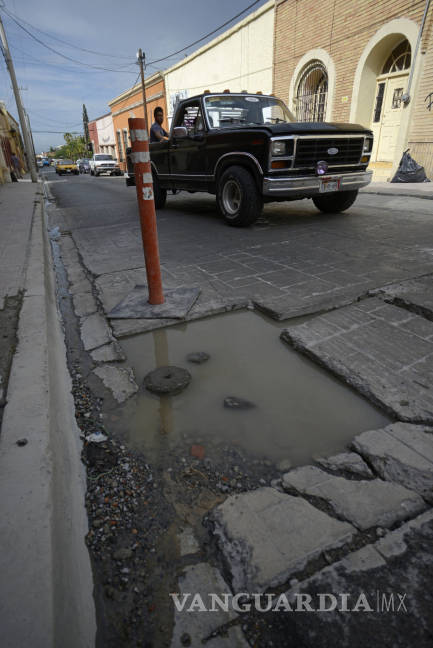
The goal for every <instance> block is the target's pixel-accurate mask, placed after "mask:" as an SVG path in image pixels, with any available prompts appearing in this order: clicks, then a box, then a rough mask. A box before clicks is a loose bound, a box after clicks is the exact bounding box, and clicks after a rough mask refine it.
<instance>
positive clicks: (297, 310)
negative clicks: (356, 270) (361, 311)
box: [253, 282, 372, 321]
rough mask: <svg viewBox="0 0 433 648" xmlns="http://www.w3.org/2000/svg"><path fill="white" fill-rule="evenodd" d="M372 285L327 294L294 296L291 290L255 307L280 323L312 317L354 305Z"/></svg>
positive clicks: (256, 301)
mask: <svg viewBox="0 0 433 648" xmlns="http://www.w3.org/2000/svg"><path fill="white" fill-rule="evenodd" d="M371 287H372V284H371V282H370V283H363V284H359V285H357V286H349V287H344V288H336V289H334V290H332V291H331V292H329V293H325V294H308V293H306V294H300V295H298V296H296V295H293V294H292V291H291V290H290V289H289V291H288V293H287V294H285V295H282V296H281V297H278V298H275V297H272V296H271V297H268V296H264V297H262V298H261V299H256V300H253V301H254V305H255V307H256V308H257V309H258V310H260V311H262V312H263V313H265V314H266V315H268V316H269V317H272V318H273V319H276V320H278V321H282V320H286V319H290V318H292V317H300V316H301V315H310V314H312V313H318V312H320V311H328V310H332V309H334V308H341V307H342V306H346V305H348V304H352V303H353V302H354V301H356V300H357V299H359V297H360V296H361V295H364V294H365V293H366V292H367V291H368V289H369V288H371Z"/></svg>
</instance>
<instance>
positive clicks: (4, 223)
mask: <svg viewBox="0 0 433 648" xmlns="http://www.w3.org/2000/svg"><path fill="white" fill-rule="evenodd" d="M0 226H1V228H2V229H1V236H0V334H1V337H2V339H3V337H4V333H5V330H7V326H6V319H7V316H8V311H9V310H11V307H10V302H11V301H12V302H13V303H14V306H13V308H14V309H15V317H14V328H15V329H16V330H14V331H13V334H12V336H9V339H8V340H6V344H7V347H6V348H5V352H7V354H8V355H9V357H10V356H13V357H12V363H11V366H10V375H9V380H7V378H8V376H7V375H6V374H7V373H8V370H9V363H7V365H6V369H3V372H4V373H5V375H4V380H3V388H4V390H5V391H6V390H7V394H6V398H5V401H6V405H5V407H4V410H3V412H4V413H3V419H2V421H1V430H0V538H1V545H2V549H1V552H0V626H1V628H2V646H4V647H5V648H6V647H7V648H24V647H25V646H32V647H34V648H39V647H40V648H48V647H49V648H55V647H56V646H59V645H62V646H65V647H68V648H75V647H76V646H80V647H81V646H82V647H83V648H90V646H91V645H93V644H94V636H95V617H94V603H93V597H92V588H93V581H92V575H91V568H90V561H89V555H88V552H87V548H86V546H85V543H84V536H85V534H86V533H87V515H86V512H85V508H84V496H85V478H84V471H83V466H82V464H81V460H80V452H81V441H80V437H79V430H78V428H77V424H76V421H75V415H74V404H73V399H72V393H71V380H70V376H69V373H68V369H67V365H66V349H65V344H64V336H63V331H62V328H61V322H60V318H59V313H58V311H57V305H56V295H55V278H54V272H53V262H52V256H51V249H50V244H49V241H48V237H47V230H46V222H45V214H44V196H43V192H42V185H41V184H39V183H38V184H32V183H29V182H19V183H13V184H8V185H2V186H0ZM18 295H19V298H18ZM10 298H12V299H10ZM0 349H1V347H0ZM0 368H1V365H0Z"/></svg>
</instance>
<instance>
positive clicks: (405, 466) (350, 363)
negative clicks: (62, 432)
mask: <svg viewBox="0 0 433 648" xmlns="http://www.w3.org/2000/svg"><path fill="white" fill-rule="evenodd" d="M44 179H45V181H46V186H47V191H48V196H49V198H50V200H51V206H50V207H49V224H50V229H51V237H52V238H53V239H55V246H57V248H56V249H57V250H58V263H57V271H58V276H60V275H61V274H62V273H66V274H65V277H67V281H66V282H65V279H63V280H62V281H63V284H62V285H63V289H62V290H63V292H62V291H61V295H62V300H63V307H62V309H63V316H64V317H65V318H66V342H67V345H68V349H69V365H70V370H71V373H72V378H73V383H74V396H75V403H76V407H77V408H78V411H79V413H78V414H77V420H78V424H79V427H80V428H81V431H82V434H83V436H84V438H85V448H86V453H85V454H86V457H87V459H86V465H87V476H88V493H87V509H88V514H89V523H90V527H91V530H90V532H89V534H88V536H87V538H86V541H87V544H88V547H89V550H90V554H91V557H92V561H93V566H94V573H95V579H96V598H97V616H98V632H99V645H101V646H102V645H104V646H111V645H113V646H114V645H115V646H131V645H143V643H142V642H143V640H144V637H145V636H146V638H148V640H149V642H150V644H149V645H155V646H172V647H173V648H174V647H175V646H176V647H177V646H179V645H185V646H199V645H202V643H201V642H202V640H203V639H208V640H209V646H210V648H219V646H229V647H231V646H247V645H255V646H259V647H260V648H262V647H267V646H278V647H279V646H283V647H284V646H287V647H291V646H296V647H297V648H299V647H300V646H301V647H305V648H313V646H314V648H321V647H322V646H323V647H325V646H349V645H350V646H352V647H358V646H359V647H361V646H365V644H366V643H368V644H369V645H371V646H384V645H388V646H393V647H394V646H401V647H403V646H404V647H407V646H409V645H417V646H419V647H421V648H424V647H426V648H427V646H430V645H431V642H432V636H433V634H432V633H433V628H432V624H431V618H433V595H432V593H431V581H430V584H429V583H428V580H429V579H428V577H427V576H426V574H427V573H428V572H430V573H431V555H430V552H429V551H428V546H429V544H430V543H431V538H432V535H433V517H432V510H431V505H432V502H433V496H432V493H433V435H432V432H433V393H432V392H433V285H432V284H433V282H432V276H433V227H432V219H433V200H426V199H421V198H419V197H417V196H416V195H414V196H407V195H400V194H399V193H398V189H396V190H395V191H394V192H393V193H391V194H389V195H382V194H374V193H368V192H366V193H362V194H360V195H359V197H358V200H357V201H356V203H355V204H354V206H353V207H352V208H350V210H348V212H347V213H343V214H327V215H325V214H322V213H319V212H318V211H317V210H316V209H315V208H314V206H313V204H312V202H311V201H307V200H305V201H298V202H292V203H276V204H269V205H266V206H265V208H264V211H263V218H261V219H260V221H259V222H257V223H256V224H255V225H254V226H253V227H249V228H246V229H235V228H230V227H228V226H227V225H226V224H225V223H224V222H223V220H222V219H221V218H220V217H219V215H218V213H217V210H216V205H215V198H214V197H213V196H209V195H206V194H195V195H192V194H188V193H180V194H177V195H173V196H172V195H169V196H168V199H167V205H166V207H165V209H163V210H161V211H158V212H157V222H158V234H159V244H160V257H161V266H162V276H163V284H164V288H165V289H166V290H170V289H175V288H180V287H187V288H198V289H199V291H200V295H199V297H198V299H197V301H196V303H195V304H194V305H193V307H192V308H191V310H190V312H189V313H188V315H187V317H186V318H185V320H186V321H190V320H197V319H200V318H202V317H205V316H210V315H214V314H217V313H222V312H228V311H231V310H239V309H245V308H249V309H250V310H256V311H259V312H261V313H265V314H266V315H267V316H269V317H270V318H272V319H274V320H275V321H277V322H280V323H281V327H280V329H279V330H278V332H276V335H279V334H280V333H281V339H282V341H283V342H284V343H285V344H287V345H290V346H291V347H292V348H295V349H296V350H298V351H299V352H300V353H302V354H303V355H306V356H308V357H309V358H310V359H312V360H313V362H315V363H317V365H320V366H321V367H324V368H325V369H326V370H327V371H328V372H329V373H330V374H332V375H333V376H336V377H337V378H338V380H339V381H340V382H342V383H344V384H346V385H350V387H351V388H352V389H354V390H355V391H356V392H357V393H359V394H360V395H362V396H363V397H364V398H366V399H367V400H369V401H370V403H372V404H373V405H374V406H375V407H378V408H379V409H380V410H381V412H383V413H384V414H386V415H387V416H388V417H389V419H388V420H390V421H391V424H390V425H388V426H384V427H381V429H379V430H370V431H366V432H363V433H362V434H359V435H357V436H356V437H355V438H354V439H353V440H352V443H351V444H350V447H348V448H346V449H345V451H344V452H341V453H340V454H339V455H337V456H332V457H328V458H316V460H315V461H314V462H313V461H312V463H311V465H306V466H301V467H296V468H292V469H290V464H289V463H286V465H284V466H280V468H279V469H278V468H277V466H275V465H273V464H272V462H257V467H253V466H252V465H251V462H249V461H248V456H246V458H245V456H244V457H242V456H241V455H240V454H237V455H236V458H235V459H234V458H233V456H232V455H231V454H230V453H231V452H232V449H231V448H230V447H228V448H227V447H226V446H225V447H224V448H221V449H217V450H215V453H216V454H215V461H214V465H212V462H209V461H208V458H205V454H206V452H207V448H205V447H204V444H203V442H202V441H201V439H200V436H201V435H200V431H198V432H195V431H192V432H191V433H190V434H189V436H188V440H187V442H186V445H185V446H184V447H182V448H181V447H179V448H178V449H177V451H176V452H177V454H176V452H175V453H174V454H173V453H172V454H169V453H167V451H166V450H165V449H164V447H163V446H164V436H163V435H164V434H165V433H166V430H165V431H164V430H161V433H160V435H159V439H160V443H161V447H160V463H158V464H156V465H152V463H151V462H150V460H149V458H148V457H146V456H143V455H140V454H139V453H137V452H135V451H134V450H133V449H131V448H129V447H127V443H126V442H125V439H126V438H127V434H124V435H122V434H121V433H120V434H119V430H116V421H118V420H119V416H120V415H121V412H122V411H124V410H123V408H128V407H132V404H133V403H134V402H135V400H134V399H136V398H138V396H139V394H140V393H141V391H142V387H141V386H140V385H139V384H137V382H136V377H135V375H134V373H133V370H132V366H130V365H129V364H128V362H129V361H128V360H125V356H124V354H123V351H122V348H121V344H122V339H123V338H126V337H128V336H131V335H133V334H137V333H141V332H146V331H151V330H157V329H161V328H163V327H165V326H172V325H175V324H177V323H178V320H176V319H167V318H165V319H158V318H154V319H148V318H134V319H133V318H131V319H115V318H112V317H111V318H110V317H109V316H108V313H110V311H111V310H112V309H113V308H114V307H115V306H116V305H117V304H118V303H119V302H120V301H121V300H122V299H124V298H125V297H126V296H127V295H128V294H129V293H130V292H131V291H132V290H133V289H134V287H135V286H136V285H137V284H145V283H146V276H145V270H144V259H143V251H142V246H141V232H140V227H139V219H138V213H137V202H136V194H135V188H129V187H126V185H125V182H124V180H123V179H122V178H117V177H113V178H110V177H99V178H94V177H90V176H76V177H75V176H71V177H62V178H57V177H56V176H55V175H54V173H53V172H52V171H51V170H50V171H48V172H46V174H45V176H44ZM425 197H426V195H425V191H424V198H425ZM56 228H59V229H58V230H57V229H56ZM62 281H61V283H62ZM68 300H69V303H70V308H69V307H68V306H67V302H68ZM68 308H69V310H67V309H68ZM65 309H66V310H65ZM299 317H303V318H304V319H302V320H298V319H296V320H295V318H299ZM292 320H295V321H292ZM245 335H248V332H247V331H246V332H245ZM197 350H199V349H197ZM284 350H285V347H284V345H281V352H282V353H283V352H284ZM228 370H229V368H228ZM268 380H269V378H268V376H264V383H266V382H268ZM172 398H173V399H176V398H179V399H180V400H177V401H175V403H178V406H180V404H181V402H182V401H181V397H180V396H179V397H177V396H173V397H172ZM92 403H93V404H92ZM312 407H313V404H312ZM162 410H164V407H163V401H161V411H162ZM238 415H240V416H242V412H238ZM162 417H163V413H162ZM194 423H196V422H193V421H192V422H191V427H192V428H193V429H194V430H195V426H194ZM101 431H103V433H104V436H103V438H101V436H100V437H99V438H98V436H97V435H98V433H100V432H101ZM95 434H96V437H95ZM194 434H196V436H197V438H194ZM191 435H192V436H191ZM191 443H192V445H191ZM188 444H189V445H188ZM218 452H220V454H218ZM224 453H225V454H224ZM207 461H208V462H207ZM313 464H314V465H313ZM107 475H108V476H107ZM240 475H242V477H240ZM119 493H120V494H119ZM128 493H129V495H128ZM128 498H131V499H128ZM143 500H145V507H143V506H142V504H143ZM112 502H115V504H111V503H112ZM118 502H120V509H119V508H118ZM110 507H111V508H110ZM113 507H114V508H113ZM122 507H123V508H122ZM121 511H123V513H122V512H121ZM147 526H149V529H148V530H147V529H146V527H147ZM131 534H132V535H131ZM149 552H151V553H152V554H155V555H156V560H155V558H152V559H149V555H150V554H149ZM214 591H216V592H218V593H221V592H227V593H230V594H236V593H238V594H242V593H243V592H249V593H250V594H253V593H257V594H258V595H259V594H261V593H263V592H267V593H268V594H273V595H274V596H276V597H278V596H281V595H282V594H285V595H286V600H287V601H288V602H287V603H285V602H284V601H283V603H282V604H281V605H282V606H283V607H284V609H285V612H284V611H281V609H282V608H280V613H276V612H273V613H266V612H263V613H261V612H260V611H257V610H255V611H254V610H251V609H249V610H245V611H240V610H239V609H235V610H234V611H233V609H230V611H227V610H226V611H225V612H224V611H220V612H218V614H215V615H212V614H210V613H205V612H198V609H199V607H196V608H193V609H192V610H191V611H190V612H183V613H182V612H180V611H179V610H178V609H176V608H175V607H174V606H173V605H172V604H170V603H169V601H168V594H169V592H179V593H187V592H192V593H201V594H202V596H207V595H208V594H209V593H210V592H214ZM321 593H322V594H327V595H329V596H328V598H327V601H328V603H329V602H330V601H331V602H332V601H333V600H334V599H335V600H338V601H339V603H338V605H337V603H336V605H335V606H334V608H333V610H331V611H328V612H325V611H320V610H321V609H322V608H320V597H319V603H318V606H319V610H318V609H317V605H316V607H314V602H315V601H316V599H317V597H318V596H319V594H321ZM345 593H346V594H347V597H349V596H350V597H351V598H350V600H351V601H352V604H350V605H349V608H350V609H346V608H347V601H348V598H347V597H346V599H345V601H346V602H345V603H343V602H342V601H343V599H344V596H345ZM301 594H302V595H303V596H304V598H303V599H302V597H301V600H303V601H304V603H303V604H302V603H301V604H299V597H300V596H301ZM391 594H392V595H393V597H392V600H393V606H391V603H390V601H391V598H390V597H391ZM332 596H334V599H333V598H332ZM402 596H403V597H405V598H404V599H403V600H404V601H405V605H402V604H400V605H398V602H399V601H400V603H401V600H402V599H401V598H399V597H402ZM305 597H306V598H305ZM342 597H343V598H342ZM384 597H385V598H384ZM294 601H295V602H294ZM383 601H385V603H383ZM299 605H300V609H299V608H297V606H299ZM341 605H342V606H343V609H341ZM345 605H346V608H345ZM290 606H291V608H290ZM303 606H304V607H303ZM391 607H392V609H391ZM289 608H290V610H289ZM295 608H296V609H295ZM370 608H371V609H370ZM397 608H398V609H397ZM301 611H303V614H297V613H296V612H301ZM360 611H361V612H363V614H359V612H360ZM342 612H344V613H345V614H342ZM168 619H169V621H168Z"/></svg>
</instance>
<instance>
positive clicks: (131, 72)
mask: <svg viewBox="0 0 433 648" xmlns="http://www.w3.org/2000/svg"><path fill="white" fill-rule="evenodd" d="M3 11H4V13H5V14H6V15H7V16H9V18H10V19H11V20H13V21H14V23H15V24H16V25H18V27H19V28H20V29H22V30H23V31H24V32H25V33H26V34H28V36H30V38H32V39H33V40H35V41H36V42H37V43H39V45H42V47H45V48H46V49H47V50H49V51H50V52H53V53H54V54H57V56H60V57H61V58H64V59H66V60H67V61H72V63H77V64H78V65H82V66H84V67H88V68H93V69H95V70H104V71H106V72H117V73H123V74H135V72H133V71H132V70H122V69H117V70H115V69H113V68H106V67H102V66H100V65H92V64H91V63H84V62H83V61H79V60H77V59H73V58H71V57H70V56H66V54H62V53H61V52H58V51H57V50H55V49H54V48H53V47H51V46H50V45H47V44H46V43H44V42H43V41H41V40H40V38H38V37H37V36H35V35H34V34H32V33H31V32H30V31H29V30H28V29H27V28H26V27H24V25H21V23H20V22H18V20H16V19H15V18H14V17H13V16H12V15H11V14H10V13H9V11H8V10H7V9H3Z"/></svg>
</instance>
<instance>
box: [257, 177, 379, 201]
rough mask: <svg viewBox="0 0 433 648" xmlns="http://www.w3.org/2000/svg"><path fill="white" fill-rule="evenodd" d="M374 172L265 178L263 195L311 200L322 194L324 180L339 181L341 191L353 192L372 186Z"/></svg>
mask: <svg viewBox="0 0 433 648" xmlns="http://www.w3.org/2000/svg"><path fill="white" fill-rule="evenodd" d="M372 175H373V171H356V172H354V173H333V174H327V175H326V176H313V175H309V176H285V177H281V176H279V177H278V178H272V177H265V178H263V195H264V196H268V197H273V198H275V199H283V200H284V198H286V199H292V200H293V199H297V198H310V197H311V196H315V195H316V194H320V193H321V192H320V185H321V183H322V181H323V180H331V179H332V180H339V191H353V190H355V189H361V187H365V186H366V185H368V184H370V182H371V178H372Z"/></svg>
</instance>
